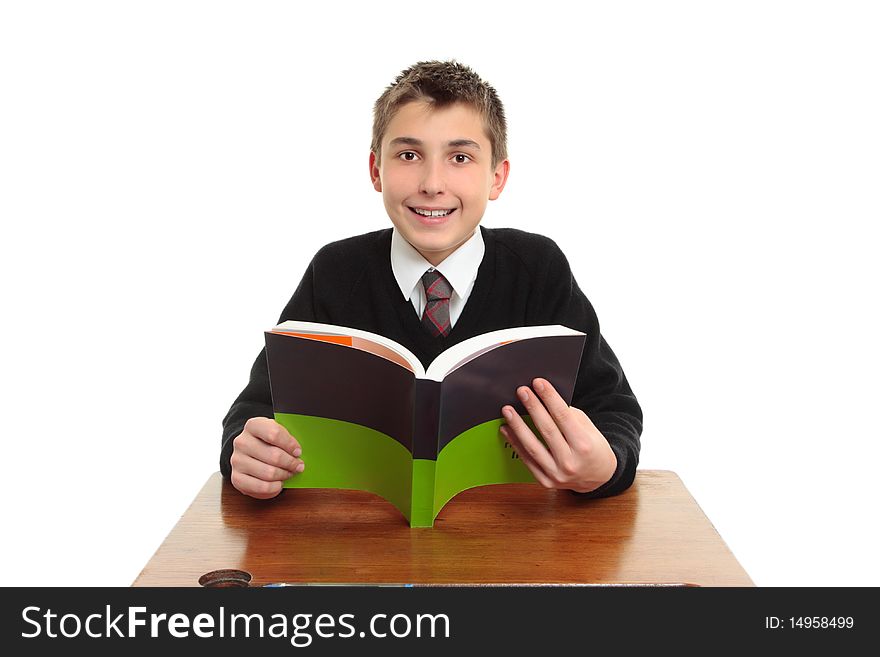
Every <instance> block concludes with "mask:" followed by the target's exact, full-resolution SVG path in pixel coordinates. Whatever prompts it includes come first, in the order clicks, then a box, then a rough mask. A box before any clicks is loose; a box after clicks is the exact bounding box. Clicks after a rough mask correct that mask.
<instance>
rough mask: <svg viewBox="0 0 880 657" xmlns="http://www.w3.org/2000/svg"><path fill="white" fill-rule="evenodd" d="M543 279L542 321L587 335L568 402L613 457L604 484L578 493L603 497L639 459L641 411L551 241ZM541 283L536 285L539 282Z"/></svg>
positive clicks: (616, 489) (629, 476)
mask: <svg viewBox="0 0 880 657" xmlns="http://www.w3.org/2000/svg"><path fill="white" fill-rule="evenodd" d="M547 262H548V265H547V266H546V268H544V270H543V272H542V273H543V275H544V280H543V281H541V282H539V287H538V289H540V290H543V294H542V295H541V297H540V300H539V301H540V304H541V306H543V309H544V312H542V313H541V315H543V316H544V317H545V318H546V319H545V320H544V321H546V323H548V324H549V323H552V324H562V325H564V326H568V327H570V328H574V329H577V330H579V331H583V332H584V333H586V334H587V339H586V343H585V344H584V351H583V355H582V357H581V364H580V369H579V370H578V377H577V382H576V383H575V389H574V395H573V397H572V406H575V407H577V408H579V409H581V410H582V411H584V413H586V414H587V416H588V417H589V418H590V419H591V420H592V421H593V424H595V425H596V428H597V429H599V431H601V432H602V435H603V436H605V438H606V439H607V440H608V443H609V445H610V446H611V449H612V450H613V451H614V454H615V456H616V457H617V469H616V471H615V472H614V474H613V475H612V476H611V479H609V480H608V481H607V482H606V483H605V484H603V485H602V486H600V487H599V488H597V489H595V490H593V491H590V492H588V493H576V494H577V495H580V496H583V497H607V496H610V495H616V494H618V493H622V492H623V491H625V490H626V489H627V488H629V487H630V485H631V484H632V482H633V479H634V478H635V474H636V467H637V466H638V463H639V451H640V449H641V441H640V436H641V433H642V409H641V407H640V406H639V403H638V401H637V400H636V397H635V395H634V394H633V391H632V389H631V388H630V385H629V382H628V381H627V379H626V375H625V374H624V373H623V368H622V367H621V366H620V362H619V361H618V360H617V357H616V356H615V355H614V352H613V351H612V350H611V347H610V346H609V345H608V343H607V342H606V341H605V338H604V337H603V336H602V334H601V332H600V331H599V319H598V317H597V316H596V312H595V310H594V309H593V306H592V304H591V303H590V301H589V300H588V299H587V297H586V296H585V295H584V293H583V292H582V291H581V290H580V288H579V287H578V284H577V282H576V281H575V279H574V275H573V274H572V272H571V268H570V267H569V264H568V261H567V260H566V258H565V255H564V254H563V253H562V251H561V250H560V249H559V247H558V246H556V244H552V253H551V256H550V258H548V261H547ZM541 283H542V284H541Z"/></svg>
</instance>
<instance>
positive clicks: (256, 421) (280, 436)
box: [244, 417, 302, 456]
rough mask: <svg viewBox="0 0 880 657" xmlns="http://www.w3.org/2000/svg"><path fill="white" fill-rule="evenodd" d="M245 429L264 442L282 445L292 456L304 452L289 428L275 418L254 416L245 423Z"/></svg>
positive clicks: (277, 445)
mask: <svg viewBox="0 0 880 657" xmlns="http://www.w3.org/2000/svg"><path fill="white" fill-rule="evenodd" d="M244 430H245V431H247V432H249V433H251V434H252V435H254V436H256V437H257V438H259V439H260V440H262V441H263V442H266V443H269V444H270V445H275V446H276V447H280V448H281V449H283V450H284V451H285V452H287V453H288V454H290V455H291V456H299V455H300V454H302V448H301V447H300V444H299V443H298V442H297V440H296V438H294V437H293V436H291V435H290V434H289V433H288V431H287V429H285V428H284V427H283V426H281V425H280V424H278V423H277V422H276V421H275V420H270V419H269V418H267V417H259V418H258V417H252V418H251V419H250V420H248V421H247V422H246V423H245V425H244ZM297 450H299V451H297Z"/></svg>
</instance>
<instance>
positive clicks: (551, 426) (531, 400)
mask: <svg viewBox="0 0 880 657" xmlns="http://www.w3.org/2000/svg"><path fill="white" fill-rule="evenodd" d="M516 396H517V397H519V400H520V401H521V402H522V404H523V406H525V408H526V410H527V411H528V413H529V415H530V416H531V418H532V422H534V423H535V428H536V429H537V430H538V433H540V434H541V436H542V437H543V438H544V442H546V443H547V448H548V449H549V450H550V453H551V454H552V455H553V460H554V461H556V462H557V463H559V462H560V461H562V460H564V459H565V458H567V456H568V454H570V453H571V448H570V447H569V445H568V443H567V442H566V440H565V436H563V435H562V432H561V431H560V430H559V427H557V426H556V421H555V420H554V419H553V417H552V416H551V415H550V413H549V412H547V409H546V408H545V407H544V404H543V403H542V402H541V400H540V399H538V397H537V395H535V393H534V392H532V391H531V390H530V389H529V387H528V386H520V387H519V388H517V391H516Z"/></svg>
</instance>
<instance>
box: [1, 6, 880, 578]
mask: <svg viewBox="0 0 880 657" xmlns="http://www.w3.org/2000/svg"><path fill="white" fill-rule="evenodd" d="M575 6H577V7H579V8H578V9H574V7H575ZM573 12H577V13H573ZM878 33H880V20H878V9H877V6H876V4H874V3H870V2H862V3H858V2H772V1H766V0H765V1H762V2H744V1H739V2H728V3H711V2H645V3H631V2H614V3H597V4H595V5H593V4H584V3H571V2H564V3H563V2H552V1H548V0H545V1H544V2H541V3H539V4H537V5H534V6H526V7H522V8H517V7H516V6H515V3H498V2H493V3H488V2H487V3H478V2H473V1H472V0H471V1H468V2H455V1H451V0H447V1H445V2H443V3H414V2H412V1H407V2H380V3H366V2H362V3H353V2H352V3H339V2H337V3H325V4H324V5H322V6H321V8H318V7H317V5H316V4H315V3H300V2H285V3H257V2H237V3H231V2H205V3H195V2H155V1H154V2H140V3H123V2H102V3H98V2H58V3H49V2H27V3H25V2H20V3H11V2H7V3H3V4H2V9H0V98H2V102H0V218H2V236H3V237H2V258H0V280H2V311H3V321H2V325H0V326H2V328H0V330H2V340H0V355H2V363H0V385H2V389H0V393H2V394H0V400H2V427H3V443H2V444H3V451H2V466H3V473H2V476H0V486H2V489H0V501H2V514H3V523H4V526H5V527H7V528H10V527H11V530H10V529H7V530H5V531H4V540H3V541H2V547H0V550H2V555H0V556H2V558H0V563H2V564H3V567H4V578H3V580H4V581H3V583H4V584H7V585H50V584H62V585H83V584H100V585H119V586H127V585H129V584H130V583H131V582H132V581H133V580H134V579H135V577H137V575H138V573H139V572H140V569H141V568H142V567H143V566H144V565H145V564H146V562H147V561H148V560H149V559H150V557H151V556H152V554H153V552H154V551H155V550H156V548H157V547H158V546H159V544H160V543H161V542H162V540H163V539H164V538H165V536H166V535H167V533H168V532H169V531H170V530H171V528H172V527H173V526H174V523H175V522H176V521H177V519H178V518H179V516H180V515H181V514H182V513H183V511H184V510H185V509H186V507H187V506H188V505H189V503H190V501H191V500H192V499H193V497H194V496H195V495H196V493H197V492H198V491H199V489H200V488H201V486H202V484H203V483H204V481H205V480H206V478H207V477H208V476H209V475H210V474H211V473H212V472H214V471H216V470H217V459H218V454H219V448H220V421H221V418H222V417H223V415H224V414H225V412H226V410H227V409H228V407H229V405H230V403H231V402H232V400H233V399H234V397H235V396H236V395H237V394H238V392H239V391H240V389H241V388H242V387H243V385H244V384H245V382H246V380H247V375H248V370H249V367H250V365H251V363H252V361H253V358H254V357H255V356H256V354H257V352H258V351H259V349H260V347H261V344H262V340H263V335H262V331H263V330H264V329H266V328H268V327H270V326H272V325H273V324H274V322H275V320H276V319H277V317H278V314H279V312H280V310H281V309H282V307H283V306H284V304H285V303H286V301H287V299H288V298H289V296H290V294H291V293H292V291H293V289H294V288H295V286H296V284H297V283H298V281H299V279H300V277H301V275H302V273H303V271H304V269H305V267H306V265H307V263H308V262H309V260H310V258H311V257H312V255H313V254H314V252H315V251H316V250H317V249H318V248H319V247H320V246H322V245H323V244H325V243H327V242H330V241H333V240H336V239H339V238H342V237H347V236H350V235H353V234H359V233H362V232H366V231H370V230H375V229H379V228H383V227H386V226H388V225H390V223H389V221H388V219H387V216H386V215H385V213H384V209H383V206H382V203H381V197H380V195H378V194H376V193H375V192H374V191H373V190H372V188H371V186H370V184H369V179H368V175H367V174H368V169H367V156H368V149H369V143H370V126H371V110H372V103H373V102H374V100H375V98H376V97H377V96H378V95H379V93H381V91H382V89H384V87H385V86H386V85H387V84H389V83H390V82H391V81H392V80H393V78H394V77H395V76H396V75H397V73H399V71H400V70H402V69H403V68H405V67H407V66H408V65H410V64H413V63H415V62H416V61H419V60H424V59H435V58H441V59H446V58H456V59H458V60H459V61H461V62H464V63H466V64H468V65H470V66H472V67H474V68H475V69H476V70H477V71H478V72H479V73H480V74H481V75H482V76H483V77H484V78H485V79H487V80H488V81H489V82H490V83H492V84H493V85H494V86H495V87H496V88H497V89H498V91H499V93H500V95H501V97H502V99H503V101H504V103H505V105H506V109H507V114H508V119H509V124H510V156H511V177H510V179H509V182H508V186H507V188H506V189H505V191H504V194H503V195H502V197H501V198H500V199H499V200H498V201H496V202H494V203H491V204H490V206H489V210H488V212H487V214H486V216H485V218H484V224H485V225H487V226H490V227H493V226H513V227H517V228H522V229H526V230H532V231H536V232H541V233H544V234H546V235H548V236H550V237H552V238H553V239H555V240H556V241H557V242H558V243H559V244H560V245H561V246H562V248H563V250H564V251H565V252H566V253H567V255H568V257H569V259H570V261H571V263H572V266H573V269H574V271H575V274H576V277H577V279H578V282H579V283H580V285H581V287H582V288H583V289H584V291H585V292H586V293H587V295H588V296H589V297H590V299H591V300H592V301H593V303H594V305H595V307H596V309H597V311H598V314H599V317H600V320H601V321H602V327H603V333H604V334H605V335H606V337H607V339H608V340H609V342H610V343H611V345H612V346H613V348H614V349H615V351H616V352H617V355H618V357H619V358H620V360H621V362H622V364H623V365H624V368H625V370H626V372H627V375H628V377H629V379H630V381H631V383H632V385H633V388H634V390H635V392H636V394H637V395H638V397H639V400H640V401H641V403H642V405H643V408H644V411H645V431H644V435H643V452H642V461H641V467H643V468H662V469H670V470H674V471H675V472H677V473H678V474H679V476H680V477H681V478H682V480H683V481H684V483H685V485H686V486H687V488H688V489H689V490H690V492H691V493H692V494H693V495H694V497H695V498H696V500H697V501H698V502H699V504H700V505H701V507H702V509H703V510H704V511H705V513H706V514H707V516H708V517H709V519H710V520H711V521H712V523H713V524H714V526H715V527H716V529H717V530H718V531H719V533H720V534H721V536H722V538H723V539H724V540H725V541H726V542H727V544H728V546H729V547H730V548H731V550H732V551H733V553H734V554H735V556H736V557H737V558H738V559H739V561H740V562H741V564H742V565H743V567H744V568H745V569H746V571H747V572H748V573H749V574H750V575H751V577H752V578H753V579H754V581H755V582H756V583H757V584H758V585H762V586H777V585H798V586H801V585H804V586H806V585H820V586H824V585H853V586H857V585H868V584H870V585H874V586H877V585H880V567H878V565H877V560H876V555H877V554H878V552H880V541H878V532H877V522H876V514H877V511H876V507H877V502H878V496H877V493H876V480H877V475H878V469H877V467H878V465H877V464H878V446H877V439H878V428H877V421H876V414H875V408H876V406H877V398H878V392H880V391H878V384H877V372H878V366H880V358H878V347H877V337H878V329H880V326H878V316H877V315H878V313H877V308H876V306H877V298H878V294H877V282H878V280H880V276H878V274H880V272H878V265H877V263H876V255H875V252H876V245H877V241H876V239H877V238H876V232H875V228H876V226H877V225H878V221H880V193H878V192H880V190H878V182H880V155H878V154H880V127H878V126H880V120H878V117H880V85H878V80H880V40H878V38H877V35H878ZM292 530H293V528H292Z"/></svg>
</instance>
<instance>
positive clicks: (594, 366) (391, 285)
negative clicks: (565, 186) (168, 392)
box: [220, 227, 642, 497]
mask: <svg viewBox="0 0 880 657" xmlns="http://www.w3.org/2000/svg"><path fill="white" fill-rule="evenodd" d="M480 230H481V231H482V233H483V240H484V241H485V244H486V252H485V254H484V256H483V261H482V263H481V264H480V267H479V270H478V272H477V279H476V282H475V283H474V287H473V290H472V291H471V295H470V297H469V298H468V300H467V303H466V304H465V307H464V309H463V310H462V313H461V316H460V317H459V318H458V321H456V323H455V325H454V326H453V327H452V330H451V331H450V333H449V335H448V336H447V337H445V338H442V337H441V338H435V337H432V336H431V335H429V334H428V333H427V331H425V329H424V328H422V326H421V322H420V319H419V317H418V316H417V315H416V313H415V311H414V310H413V306H412V303H411V302H410V301H409V300H408V299H405V298H403V295H402V294H401V292H400V287H399V286H398V285H397V281H396V280H395V278H394V273H393V272H392V270H391V255H390V254H391V229H390V228H389V229H385V230H380V231H375V232H372V233H367V234H366V235H359V236H357V237H351V238H349V239H345V240H341V241H339V242H334V243H332V244H328V245H327V246H325V247H324V248H322V249H321V250H320V251H318V253H317V254H316V255H315V257H314V259H313V260H312V262H311V264H310V265H309V267H308V269H307V271H306V273H305V275H304V276H303V279H302V281H301V282H300V284H299V286H298V287H297V289H296V291H295V292H294V294H293V297H292V298H291V299H290V301H289V302H288V304H287V306H286V307H285V308H284V311H283V312H282V313H281V317H280V318H279V323H280V322H282V321H286V320H289V319H295V320H301V321H310V322H323V323H326V324H337V325H340V326H348V327H351V328H358V329H362V330H365V331H371V332H373V333H378V334H380V335H383V336H385V337H387V338H390V339H392V340H395V341H396V342H399V343H400V344H402V345H403V346H405V347H406V348H407V349H409V350H410V351H412V352H413V353H414V354H415V355H416V356H417V357H418V358H419V360H420V361H421V362H422V364H423V365H424V366H425V368H427V367H428V365H430V363H431V361H433V360H434V359H435V358H436V357H437V356H438V355H439V354H440V353H441V352H442V351H443V350H445V349H446V348H447V347H450V346H452V345H454V344H457V343H459V342H461V341H463V340H466V339H468V338H471V337H473V336H475V335H480V334H482V333H487V332H489V331H494V330H497V329H503V328H511V327H515V326H540V325H544V324H561V325H563V326H568V327H570V328H573V329H577V330H579V331H583V332H584V333H586V334H587V341H586V344H585V346H584V351H583V357H582V359H581V365H580V370H579V372H578V379H577V383H576V385H575V389H574V396H573V399H572V406H576V407H578V408H580V409H581V410H583V411H584V412H585V413H586V414H587V415H588V416H589V418H590V419H591V420H592V421H593V423H594V424H595V425H596V427H597V428H598V429H599V430H600V431H601V432H602V435H604V436H605V438H606V439H607V440H608V442H609V444H610V445H611V449H612V450H614V453H615V455H616V456H617V470H616V472H615V473H614V475H613V476H612V477H611V479H610V480H609V481H608V482H607V483H606V484H604V485H603V486H601V487H600V488H597V489H596V490H594V491H591V492H590V493H583V495H584V496H586V497H603V496H607V495H614V494H617V493H620V492H622V491H624V490H626V489H627V488H628V487H629V486H630V484H632V481H633V478H634V477H635V472H636V466H637V465H638V460H639V450H640V436H641V432H642V410H641V408H640V406H639V403H638V401H637V400H636V398H635V395H633V392H632V390H631V389H630V386H629V383H628V382H627V380H626V376H625V375H624V373H623V369H622V368H621V367H620V363H619V362H618V360H617V357H616V356H615V355H614V353H613V352H612V351H611V347H609V346H608V343H607V342H605V340H604V338H603V337H602V336H601V334H600V333H599V320H598V319H597V317H596V313H595V312H594V310H593V307H592V305H591V304H590V302H589V301H588V300H587V297H586V296H584V294H583V292H581V290H580V289H579V288H578V286H577V283H576V282H575V280H574V277H573V276H572V273H571V268H570V267H569V265H568V261H567V260H566V258H565V255H564V254H563V253H562V251H561V250H560V249H559V247H558V246H557V245H556V244H555V243H554V242H553V241H552V240H550V239H548V238H546V237H542V236H540V235H535V234H532V233H526V232H523V231H520V230H515V229H511V228H495V229H488V228H484V227H480ZM510 395H511V400H510V401H511V403H512V404H513V403H515V402H516V393H515V391H514V390H511V391H510ZM500 412H501V409H499V416H500ZM251 417H269V418H271V417H273V413H272V395H271V392H270V389H269V375H268V370H267V367H266V352H265V349H263V350H262V351H261V352H260V354H259V356H257V359H256V361H255V362H254V365H253V367H252V369H251V375H250V381H249V383H248V385H247V386H246V387H245V389H244V390H243V391H242V393H241V394H240V395H239V396H238V398H237V399H236V400H235V402H234V403H233V404H232V407H231V408H230V409H229V413H228V414H227V415H226V417H225V418H224V420H223V438H222V446H221V452H220V470H221V472H222V473H223V476H224V477H227V478H228V477H229V476H230V472H231V468H230V464H229V458H230V456H231V455H232V447H233V444H232V441H233V439H234V438H235V437H236V436H237V435H238V434H240V433H241V431H242V429H243V428H244V424H245V422H247V420H248V419H249V418H251Z"/></svg>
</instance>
